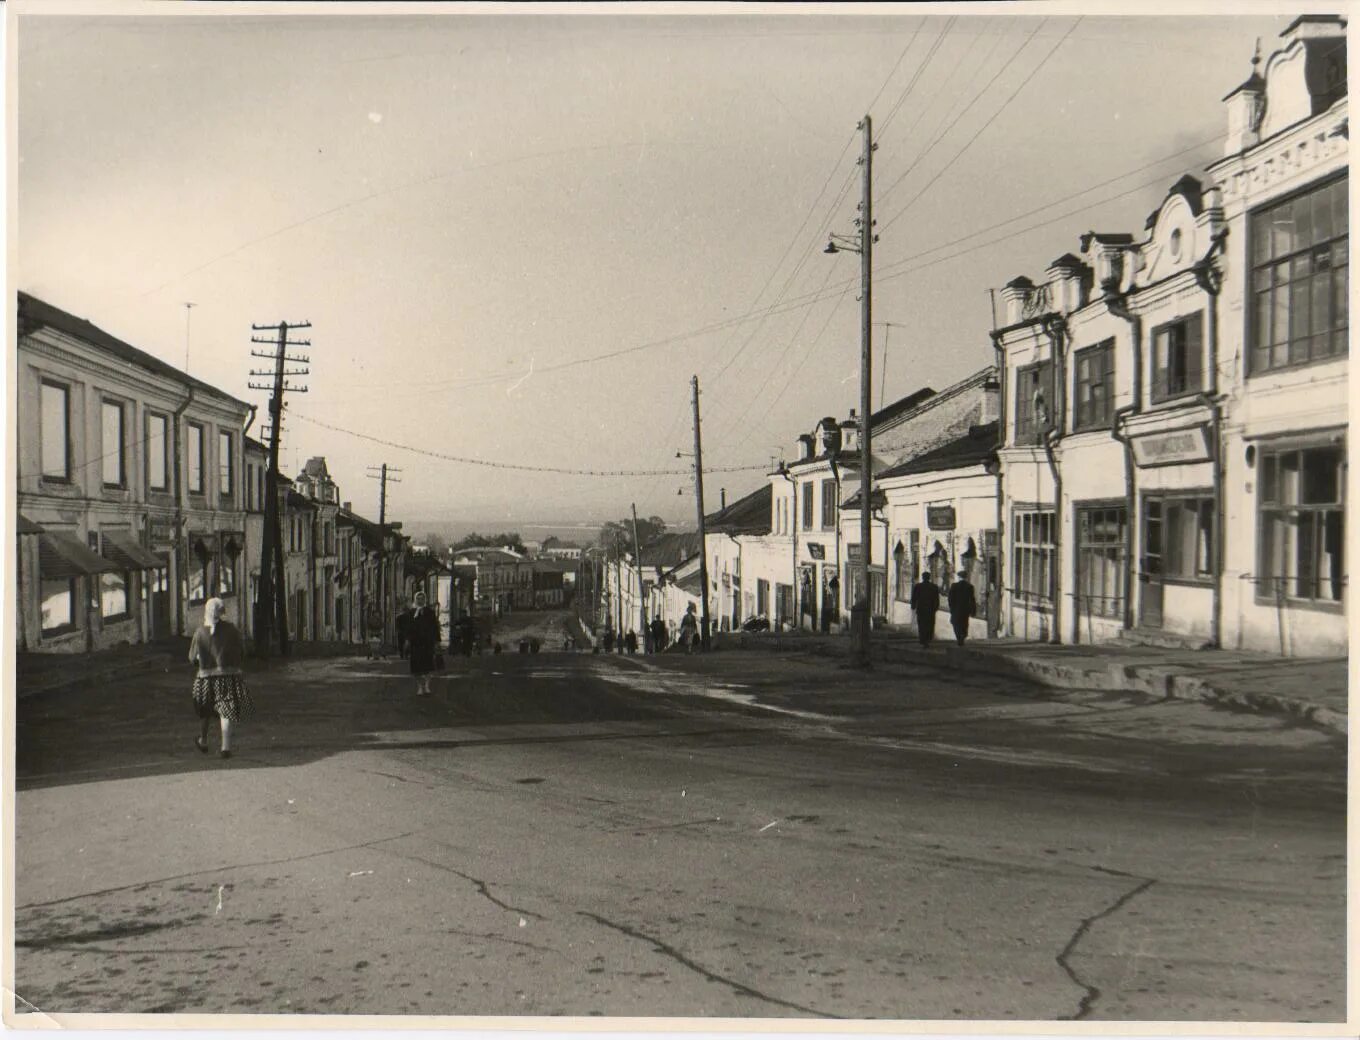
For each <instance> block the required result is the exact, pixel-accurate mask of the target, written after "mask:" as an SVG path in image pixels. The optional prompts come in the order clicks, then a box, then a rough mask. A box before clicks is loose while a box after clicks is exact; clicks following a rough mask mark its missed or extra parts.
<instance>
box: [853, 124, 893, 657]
mask: <svg viewBox="0 0 1360 1040" xmlns="http://www.w3.org/2000/svg"><path fill="white" fill-rule="evenodd" d="M859 128H860V129H861V130H863V131H864V154H863V155H862V156H861V157H860V165H862V166H863V167H864V197H863V199H862V200H861V202H860V215H859V220H858V221H856V223H858V224H859V259H860V279H859V282H860V372H859V382H860V400H859V408H860V435H859V449H860V450H859V456H860V462H859V469H860V492H859V544H860V561H859V586H860V587H859V597H858V599H859V601H858V603H856V604H855V605H856V606H858V607H860V608H861V611H860V616H859V618H857V619H856V618H854V617H853V614H854V611H853V609H852V612H851V613H852V620H856V621H858V625H857V626H855V627H856V628H857V631H856V632H855V639H854V642H855V647H854V649H855V659H856V661H857V662H858V663H859V664H860V665H861V666H862V667H866V668H867V667H868V666H869V663H870V650H869V632H870V629H871V628H872V627H873V597H872V596H871V595H870V592H869V560H870V558H871V557H872V555H873V554H872V549H873V528H872V526H871V521H872V519H873V517H872V508H873V503H872V497H873V494H872V493H873V486H874V471H873V465H874V459H873V454H872V452H871V449H872V433H871V430H870V426H871V424H870V422H869V419H870V417H871V416H872V414H873V340H872V339H871V336H872V333H873V288H874V287H873V270H874V199H873V192H872V187H873V166H874V147H875V146H874V143H873V124H872V123H871V122H870V120H869V117H868V116H867V115H866V116H865V117H864V121H863V122H861V123H860V124H859ZM884 578H885V580H886V578H887V575H886V573H885V574H884Z"/></svg>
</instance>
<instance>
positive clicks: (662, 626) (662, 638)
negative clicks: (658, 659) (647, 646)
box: [652, 614, 666, 654]
mask: <svg viewBox="0 0 1360 1040" xmlns="http://www.w3.org/2000/svg"><path fill="white" fill-rule="evenodd" d="M665 649H666V622H664V621H662V620H661V615H660V614H658V615H657V616H656V617H655V618H653V619H652V652H653V653H657V654H659V653H661V651H663V650H665Z"/></svg>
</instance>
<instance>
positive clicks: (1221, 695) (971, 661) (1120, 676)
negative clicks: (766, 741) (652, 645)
mask: <svg viewBox="0 0 1360 1040" xmlns="http://www.w3.org/2000/svg"><path fill="white" fill-rule="evenodd" d="M798 642H799V641H798V640H796V639H793V640H790V639H787V638H785V639H778V640H774V639H772V640H770V641H768V642H766V641H765V640H755V639H751V640H742V642H741V644H740V645H741V646H742V647H743V648H757V649H767V650H775V651H779V650H794V649H804V650H807V651H809V652H812V653H818V654H824V655H826V656H834V657H844V656H845V649H844V648H843V647H842V646H840V645H834V644H829V643H827V642H826V641H825V640H815V641H814V640H811V639H810V640H808V641H807V642H806V643H803V644H802V646H801V647H800V646H799V645H798ZM881 654H882V657H883V659H884V660H896V661H899V662H900V661H903V660H906V659H908V655H907V652H906V647H905V646H895V645H893V644H886V645H882V644H881ZM922 656H924V657H925V658H927V659H928V660H930V661H931V663H932V664H942V665H943V666H945V667H948V668H952V669H955V670H957V671H963V672H969V673H975V674H982V675H998V676H1004V677H1006V678H1018V679H1025V680H1028V681H1030V682H1033V683H1037V684H1038V685H1040V686H1047V687H1049V688H1051V689H1062V690H1106V691H1111V692H1119V693H1140V694H1144V695H1146V696H1149V697H1157V698H1169V699H1172V700H1188V701H1202V702H1204V703H1207V704H1217V705H1222V706H1224V707H1228V708H1233V709H1236V710H1239V711H1250V712H1258V713H1261V714H1270V715H1285V716H1288V717H1290V718H1293V719H1297V720H1298V721H1300V722H1304V723H1307V724H1309V725H1312V726H1317V727H1318V728H1320V729H1325V730H1328V731H1330V732H1333V733H1337V734H1340V735H1342V736H1345V735H1346V732H1347V715H1346V713H1345V712H1340V711H1336V710H1335V709H1333V708H1327V707H1324V706H1323V705H1320V704H1313V703H1311V702H1309V701H1307V700H1304V699H1302V698H1299V697H1288V696H1284V695H1281V694H1274V693H1249V692H1244V691H1240V690H1233V689H1230V688H1228V687H1226V686H1224V685H1221V684H1220V683H1218V682H1215V681H1214V680H1213V679H1207V678H1204V677H1202V676H1198V675H1187V674H1185V673H1183V672H1177V671H1175V670H1174V669H1170V668H1166V667H1162V666H1157V665H1136V664H1124V663H1120V662H1112V663H1109V664H1105V665H1101V664H1100V663H1099V662H1091V665H1090V666H1087V667H1083V666H1081V665H1078V664H1069V663H1066V662H1061V661H1047V660H1037V659H1035V658H1028V657H1024V656H1012V655H1010V654H1007V653H1006V652H1005V651H1002V650H991V649H985V648H980V647H968V648H966V649H962V648H959V647H955V646H945V647H942V648H940V649H931V650H920V649H913V650H912V652H911V657H914V658H917V659H918V660H919V658H920V657H922Z"/></svg>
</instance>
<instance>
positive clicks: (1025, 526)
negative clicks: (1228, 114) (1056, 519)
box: [1011, 511, 1054, 603]
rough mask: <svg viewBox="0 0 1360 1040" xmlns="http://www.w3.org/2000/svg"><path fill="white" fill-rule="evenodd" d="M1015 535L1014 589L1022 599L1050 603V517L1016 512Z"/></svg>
mask: <svg viewBox="0 0 1360 1040" xmlns="http://www.w3.org/2000/svg"><path fill="white" fill-rule="evenodd" d="M1011 530H1012V531H1014V532H1015V534H1014V539H1015V554H1014V555H1015V587H1014V589H1013V591H1014V592H1015V594H1016V595H1017V596H1019V597H1020V598H1021V599H1022V600H1026V601H1035V602H1043V603H1047V602H1050V601H1051V600H1052V598H1053V562H1054V561H1053V548H1054V547H1053V514H1052V513H1048V512H1037V511H1033V512H1018V513H1016V514H1015V520H1014V524H1013V526H1012V527H1011Z"/></svg>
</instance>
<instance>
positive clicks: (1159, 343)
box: [1152, 314, 1204, 401]
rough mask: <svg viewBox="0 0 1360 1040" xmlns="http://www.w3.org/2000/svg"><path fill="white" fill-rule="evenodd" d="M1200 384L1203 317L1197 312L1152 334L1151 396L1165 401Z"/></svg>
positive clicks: (1195, 389) (1195, 388) (1201, 378)
mask: <svg viewBox="0 0 1360 1040" xmlns="http://www.w3.org/2000/svg"><path fill="white" fill-rule="evenodd" d="M1203 387H1204V319H1203V317H1202V316H1201V315H1199V314H1192V315H1190V316H1189V317H1186V318H1181V319H1179V320H1177V321H1173V322H1169V323H1167V324H1166V325H1161V326H1159V327H1158V328H1156V329H1154V330H1153V333H1152V399H1153V400H1154V401H1168V400H1170V399H1171V398H1173V397H1180V396H1182V395H1183V394H1193V393H1197V392H1198V391H1199V390H1201V389H1203Z"/></svg>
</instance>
